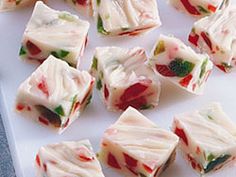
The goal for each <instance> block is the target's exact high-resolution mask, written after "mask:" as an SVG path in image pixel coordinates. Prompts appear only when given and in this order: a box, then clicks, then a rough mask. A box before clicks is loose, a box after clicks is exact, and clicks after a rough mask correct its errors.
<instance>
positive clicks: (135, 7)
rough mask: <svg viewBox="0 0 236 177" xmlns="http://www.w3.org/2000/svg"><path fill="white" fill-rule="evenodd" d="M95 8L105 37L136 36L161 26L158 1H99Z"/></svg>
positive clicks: (99, 28) (98, 28) (100, 29)
mask: <svg viewBox="0 0 236 177" xmlns="http://www.w3.org/2000/svg"><path fill="white" fill-rule="evenodd" d="M94 1H95V0H94ZM93 6H94V10H95V17H96V19H97V31H98V32H99V33H100V34H103V35H129V36H136V35H139V34H143V33H145V32H147V31H150V30H152V29H154V28H157V27H159V26H160V25H161V21H160V17H159V12H158V7H157V2H156V0H149V1H147V0H139V1H137V0H99V1H96V3H95V2H94V3H93Z"/></svg>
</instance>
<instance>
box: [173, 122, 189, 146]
mask: <svg viewBox="0 0 236 177" xmlns="http://www.w3.org/2000/svg"><path fill="white" fill-rule="evenodd" d="M175 134H176V135H178V137H179V138H181V139H182V140H183V142H184V143H185V144H186V145H187V146H188V139H187V136H186V135H185V132H184V130H183V129H180V128H177V127H176V129H175Z"/></svg>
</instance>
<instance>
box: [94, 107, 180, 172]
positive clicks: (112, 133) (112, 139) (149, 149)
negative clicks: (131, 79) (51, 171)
mask: <svg viewBox="0 0 236 177" xmlns="http://www.w3.org/2000/svg"><path fill="white" fill-rule="evenodd" d="M178 140H179V139H178V137H177V136H176V135H175V134H174V133H171V132H169V131H166V130H164V129H162V128H159V127H158V126H157V125H155V124H154V123H153V122H151V121H150V120H148V119H147V118H146V117H145V116H143V115H142V114H141V113H139V112H138V111H137V110H135V109H134V108H131V107H129V108H128V109H127V110H126V111H125V112H124V113H123V114H122V115H121V117H120V118H119V120H118V121H117V122H116V123H115V124H113V125H111V126H110V127H109V128H108V129H107V130H106V131H105V134H104V136H103V139H102V142H101V151H100V153H99V155H98V156H99V160H101V161H102V162H103V163H104V164H106V165H107V166H109V167H112V168H113V169H115V170H117V171H119V172H122V173H124V174H125V175H124V176H129V177H132V176H140V177H157V176H159V175H160V174H161V173H162V172H163V171H164V170H165V169H166V168H168V167H169V165H171V164H172V163H173V162H174V160H175V154H176V153H175V149H176V146H177V144H178Z"/></svg>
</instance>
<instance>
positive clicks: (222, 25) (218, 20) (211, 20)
mask: <svg viewBox="0 0 236 177" xmlns="http://www.w3.org/2000/svg"><path fill="white" fill-rule="evenodd" d="M235 31H236V6H229V7H227V8H226V9H225V10H222V11H219V12H217V13H215V14H213V15H211V16H209V17H205V18H203V19H200V20H199V21H197V22H195V23H194V26H193V28H192V32H191V34H190V35H189V41H190V42H191V43H192V44H193V45H194V46H196V47H198V48H199V49H200V50H201V51H204V52H207V53H208V54H209V55H210V57H211V59H212V61H213V63H214V64H215V65H216V66H217V67H218V68H220V69H221V70H222V71H224V72H230V71H231V70H233V69H234V70H235V68H236V42H235V39H236V33H235Z"/></svg>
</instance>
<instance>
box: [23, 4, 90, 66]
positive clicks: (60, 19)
mask: <svg viewBox="0 0 236 177" xmlns="http://www.w3.org/2000/svg"><path fill="white" fill-rule="evenodd" d="M88 29H89V23H88V22H87V21H83V20H80V19H79V18H78V17H77V16H75V15H72V14H70V13H68V12H65V11H56V10H53V9H51V8H49V7H47V6H46V5H45V4H43V2H40V1H39V2H37V3H36V5H35V8H34V11H33V14H32V17H31V19H30V21H29V22H28V25H27V27H26V30H25V32H24V35H23V41H22V47H21V50H20V56H21V58H22V59H27V60H31V61H39V62H43V61H44V60H45V59H46V58H47V57H48V56H49V55H50V54H51V55H54V56H55V57H57V58H59V59H62V60H64V61H66V62H68V63H69V64H70V65H72V66H74V67H76V65H77V64H79V58H80V57H81V56H82V55H83V52H84V48H85V46H86V40H87V34H88Z"/></svg>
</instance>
